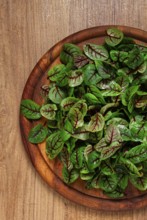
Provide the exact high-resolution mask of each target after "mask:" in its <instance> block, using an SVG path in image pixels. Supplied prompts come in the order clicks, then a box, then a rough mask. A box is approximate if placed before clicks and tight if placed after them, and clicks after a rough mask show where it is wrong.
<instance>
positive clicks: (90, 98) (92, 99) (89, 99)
mask: <svg viewBox="0 0 147 220" xmlns="http://www.w3.org/2000/svg"><path fill="white" fill-rule="evenodd" d="M84 98H85V99H86V101H87V102H88V103H89V104H91V105H95V104H98V103H99V100H98V98H97V97H96V96H95V95H93V94H92V93H86V94H85V95H84Z"/></svg>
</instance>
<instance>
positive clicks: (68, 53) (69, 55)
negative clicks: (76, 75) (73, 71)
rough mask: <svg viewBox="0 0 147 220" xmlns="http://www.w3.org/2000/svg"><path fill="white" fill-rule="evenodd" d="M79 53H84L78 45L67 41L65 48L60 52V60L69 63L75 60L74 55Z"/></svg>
mask: <svg viewBox="0 0 147 220" xmlns="http://www.w3.org/2000/svg"><path fill="white" fill-rule="evenodd" d="M79 54H82V52H81V50H80V48H79V47H78V46H76V45H74V44H70V43H66V44H64V45H63V50H62V52H61V53H60V60H61V62H62V63H64V64H67V63H69V62H73V58H74V56H75V55H79Z"/></svg>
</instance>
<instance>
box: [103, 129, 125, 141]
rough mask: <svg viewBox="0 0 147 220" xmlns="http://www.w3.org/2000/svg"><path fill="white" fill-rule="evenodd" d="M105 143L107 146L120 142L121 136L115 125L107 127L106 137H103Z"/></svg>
mask: <svg viewBox="0 0 147 220" xmlns="http://www.w3.org/2000/svg"><path fill="white" fill-rule="evenodd" d="M105 141H106V142H107V143H108V144H111V143H113V142H121V141H122V139H121V136H120V132H119V129H118V128H117V126H115V125H109V126H108V128H107V130H106V135H105Z"/></svg>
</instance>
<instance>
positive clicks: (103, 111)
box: [100, 102, 119, 115]
mask: <svg viewBox="0 0 147 220" xmlns="http://www.w3.org/2000/svg"><path fill="white" fill-rule="evenodd" d="M118 105H119V103H118V102H116V103H107V104H106V105H104V106H103V107H102V108H101V110H100V113H101V114H102V115H104V114H105V113H106V111H107V110H108V109H109V108H115V107H118Z"/></svg>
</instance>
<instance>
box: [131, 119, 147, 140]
mask: <svg viewBox="0 0 147 220" xmlns="http://www.w3.org/2000/svg"><path fill="white" fill-rule="evenodd" d="M129 128H130V132H131V136H132V138H133V140H134V141H141V142H142V141H143V140H144V138H145V137H146V136H147V122H146V121H143V122H139V121H138V122H137V121H133V122H131V123H130V125H129Z"/></svg>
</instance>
